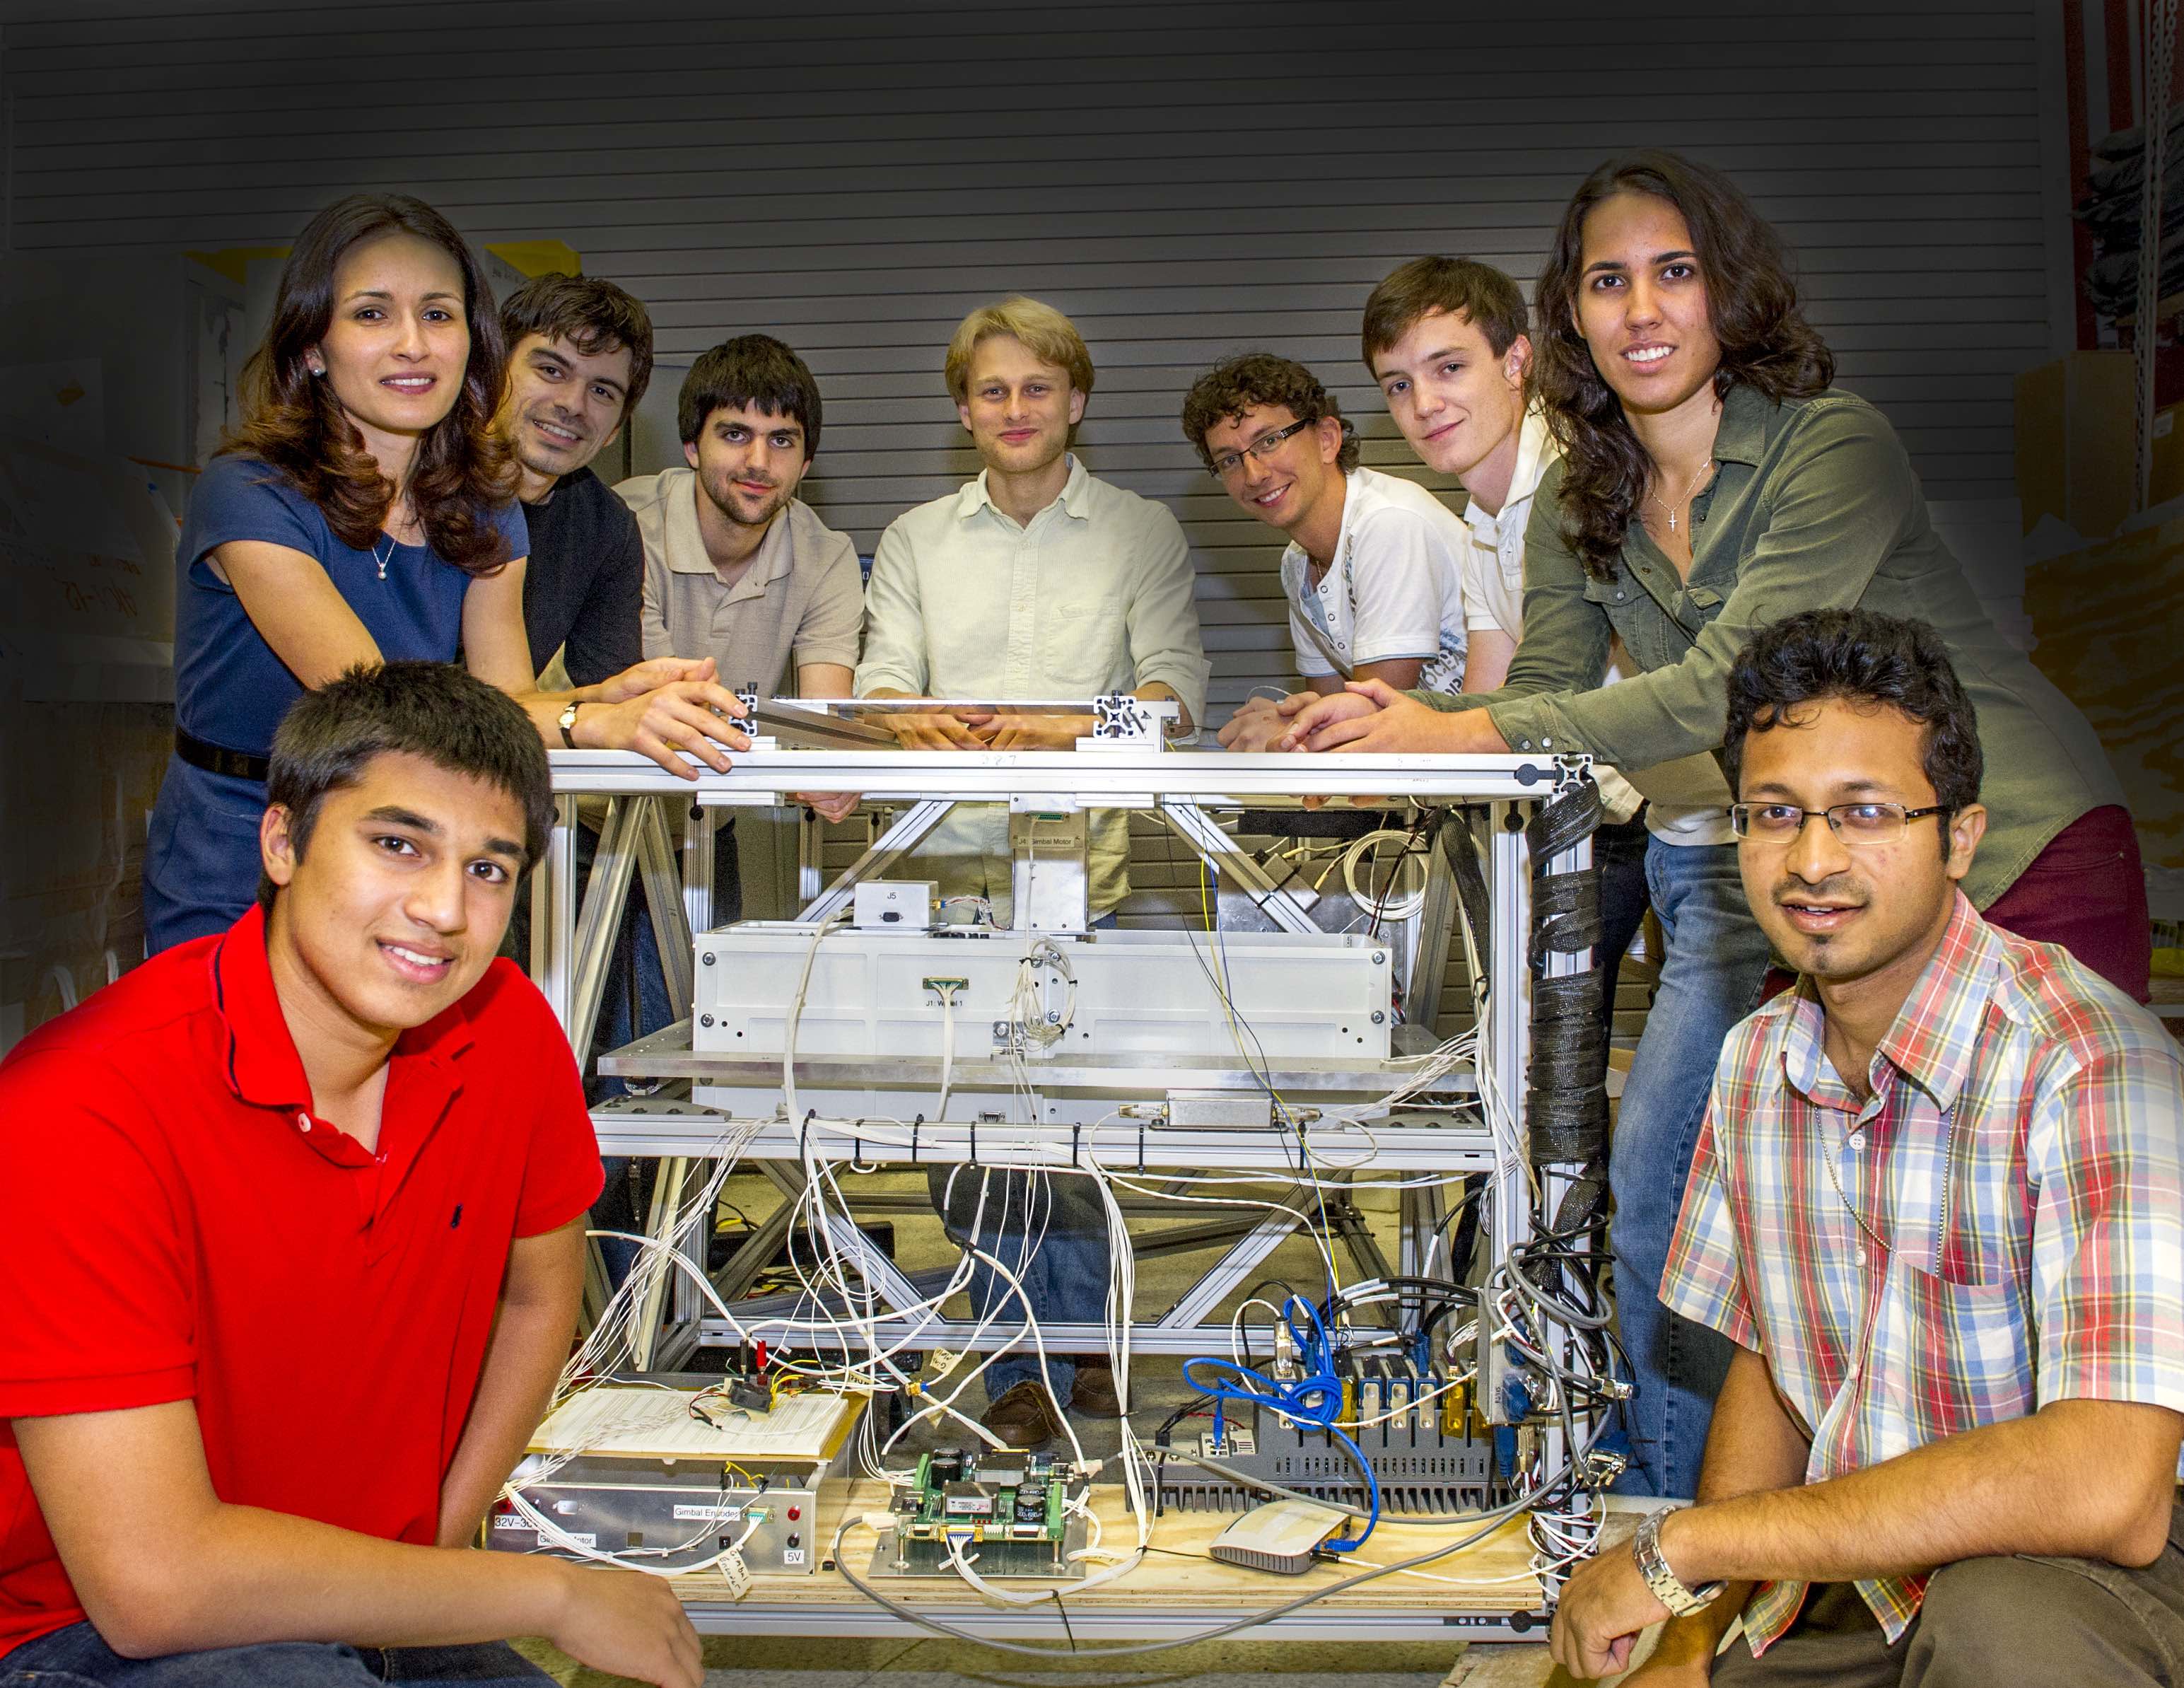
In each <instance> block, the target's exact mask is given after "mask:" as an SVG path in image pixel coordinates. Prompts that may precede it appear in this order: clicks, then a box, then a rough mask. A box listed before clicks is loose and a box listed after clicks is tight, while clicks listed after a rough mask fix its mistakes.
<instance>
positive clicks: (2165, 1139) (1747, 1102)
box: [1661, 896, 2184, 1653]
mask: <svg viewBox="0 0 2184 1688" xmlns="http://www.w3.org/2000/svg"><path fill="white" fill-rule="evenodd" d="M1820 1035H1821V1013H1820V1007H1819V1000H1818V999H1817V997H1815V996H1814V994H1813V990H1812V986H1811V984H1810V982H1809V981H1807V982H1804V983H1801V984H1800V986H1799V988H1798V989H1797V990H1796V991H1794V992H1791V993H1788V994H1785V995H1783V996H1780V997H1778V998H1776V999H1775V1000H1774V1001H1772V1002H1770V1003H1769V1004H1767V1005H1766V1006H1764V1007H1763V1008H1761V1009H1760V1010H1759V1011H1758V1013H1756V1014H1754V1015H1752V1017H1751V1018H1749V1019H1747V1021H1745V1022H1744V1023H1743V1024H1742V1025H1741V1026H1739V1027H1738V1028H1736V1031H1735V1032H1733V1033H1731V1034H1730V1040H1729V1043H1728V1045H1726V1047H1725V1048H1724V1050H1723V1052H1722V1058H1721V1064H1720V1066H1719V1068H1717V1069H1716V1072H1715V1074H1714V1083H1713V1097H1712V1100H1711V1103H1710V1105H1709V1106H1708V1112H1707V1121H1706V1124H1705V1127H1704V1128H1703V1130H1702V1133H1701V1134H1700V1138H1699V1143H1698V1149H1697V1154H1696V1156H1695V1157H1694V1159H1693V1162H1692V1165H1691V1182H1690V1183H1689V1184H1688V1185H1686V1187H1685V1192H1684V1206H1683V1212H1682V1214H1681V1216H1680V1219H1679V1221H1678V1223H1677V1228H1676V1236H1675V1240H1674V1244H1673V1245H1672V1246H1671V1248H1670V1250H1669V1266H1668V1272H1667V1274H1666V1277H1665V1279H1664V1281H1663V1284H1662V1286H1661V1299H1662V1300H1663V1301H1665V1302H1667V1303H1668V1304H1669V1306H1671V1307H1673V1308H1674V1309H1675V1310H1676V1311H1678V1312H1681V1313H1683V1314H1684V1315H1685V1316H1686V1317H1687V1318H1693V1319H1696V1320H1698V1321H1699V1322H1701V1323H1705V1324H1708V1325H1712V1326H1713V1327H1714V1328H1715V1329H1718V1330H1720V1331H1722V1332H1723V1333H1724V1334H1726V1335H1728V1336H1729V1337H1730V1339H1731V1340H1733V1341H1736V1342H1737V1343H1738V1344H1740V1345H1742V1346H1744V1347H1747V1348H1751V1349H1754V1350H1757V1351H1759V1352H1761V1353H1763V1354H1764V1355H1766V1357H1767V1362H1768V1366H1769V1370H1770V1371H1771V1372H1772V1373H1773V1375H1774V1379H1775V1384H1776V1386H1777V1387H1778V1388H1779V1389H1780V1391H1781V1393H1782V1396H1783V1397H1784V1399H1785V1400H1786V1401H1788V1402H1790V1403H1791V1406H1792V1407H1794V1408H1795V1410H1796V1411H1797V1413H1798V1414H1799V1416H1800V1417H1802V1419H1803V1421H1804V1426H1805V1427H1806V1428H1808V1429H1810V1430H1811V1432H1812V1440H1813V1453H1812V1458H1811V1461H1810V1462H1809V1463H1808V1466H1807V1468H1806V1480H1807V1481H1808V1482H1819V1481H1822V1480H1824V1479H1827V1478H1830V1477H1835V1476H1838V1475H1841V1474H1842V1473H1845V1472H1847V1471H1853V1470H1856V1469H1858V1468H1862V1467H1864V1466H1869V1465H1874V1464H1877V1463H1879V1462H1880V1461H1882V1460H1886V1459H1889V1458H1892V1457H1894V1456H1896V1455H1897V1454H1901V1453H1905V1452H1908V1451H1910V1450H1911V1449H1913V1448H1916V1447H1919V1446H1924V1445H1925V1444H1926V1443H1928V1442H1931V1441H1934V1440H1937V1439H1939V1438H1941V1437H1943V1436H1949V1435H1958V1434H1959V1433H1961V1432H1963V1431H1965V1430H1969V1429H1975V1428H1977V1427H1978V1426H1980V1425H1981V1424H1987V1423H1996V1422H1997V1421H1999V1420H2003V1419H2009V1418H2022V1417H2024V1416H2025V1415H2026V1414H2028V1413H2031V1412H2034V1411H2036V1410H2037V1409H2038V1408H2039V1407H2042V1406H2044V1405H2046V1404H2047V1403H2048V1401H2059V1400H2065V1399H2071V1398H2091V1399H2096V1400H2106V1401H2143V1402H2148V1403H2151V1404H2154V1405H2159V1406H2162V1407H2173V1408H2176V1409H2178V1410H2184V1072H2180V1066H2179V1061H2178V1058H2177V1050H2176V1045H2175V1044H2174V1043H2173V1042H2172V1041H2171V1040H2170V1039H2169V1037H2168V1036H2167V1034H2166V1033H2164V1032H2163V1031H2162V1029H2161V1028H2160V1027H2159V1025H2158V1024H2157V1023H2156V1022H2154V1020H2153V1017H2151V1016H2150V1015H2148V1014H2147V1013H2146V1012H2145V1011H2143V1010H2142V1009H2141V1008H2139V1007H2138V1006H2137V1005H2136V1004H2135V1003H2132V1002H2131V1001H2130V1000H2129V999H2127V998H2126V997H2125V996H2124V995H2122V994H2120V992H2118V991H2117V990H2115V989H2114V988H2113V987H2111V986H2110V985H2109V984H2108V983H2106V982H2105V981H2103V980H2102V979H2101V978H2098V977H2097V976H2096V975H2095V974H2093V973H2092V972H2089V971H2088V970H2087V969H2086V968H2084V967H2081V966H2080V965H2079V964H2078V963H2077V962H2076V961H2073V960H2072V959H2071V958H2070V955H2068V954H2067V953H2066V952H2064V950H2060V949H2059V948H2057V947H2055V946H2053V945H2052V944H2031V943H2027V942H2025V941H2024V940H2022V939H2017V938H2014V937H2012V936H2010V935H2009V933H2004V932H2002V931H1999V930H1998V929H1997V928H1992V927H1990V926H1988V925H1987V924H1986V922H1985V921H1983V920H1981V918H1980V916H1979V914H1978V912H1977V911H1975V909H1974V908H1973V907H1972V905H1971V904H1970V902H1969V901H1967V900H1964V898H1963V897H1962V896H1959V897H1958V902H1957V908H1956V911H1955V914H1954V915H1953V917H1952V919H1951V921H1950V923H1949V926H1948V928H1947V933H1945V935H1944V936H1943V938H1942V944H1941V947H1940V949H1939V950H1937V951H1936V954H1935V955H1934V958H1933V960H1932V961H1931V962H1930V963H1929V964H1928V966H1927V968H1926V971H1925V973H1924V974H1923V975H1922V976H1921V978H1920V979H1919V983H1918V984H1917V985H1916V986H1915V987H1914V989H1913V990H1912V993H1911V995H1910V996H1909V998H1908V1000H1906V1002H1905V1004H1904V1006H1903V1011H1902V1013H1901V1014H1899V1015H1898V1016H1897V1022H1896V1025H1895V1027H1894V1028H1893V1029H1892V1031H1891V1032H1890V1033H1889V1035H1888V1037H1887V1038H1886V1040H1884V1042H1883V1043H1882V1045H1881V1046H1880V1049H1879V1050H1877V1051H1876V1052H1875V1056H1874V1061H1873V1065H1872V1068H1871V1071H1870V1075H1869V1076H1870V1082H1871V1084H1872V1087H1873V1091H1874V1095H1873V1099H1872V1100H1870V1101H1869V1102H1868V1103H1867V1104H1866V1105H1865V1106H1864V1107H1862V1108H1861V1107H1860V1106H1858V1103H1857V1102H1856V1100H1854V1099H1853V1097H1852V1095H1851V1093H1850V1091H1849V1089H1848V1088H1847V1086H1845V1085H1844V1084H1842V1082H1841V1079H1840V1078H1837V1077H1836V1072H1835V1071H1834V1069H1833V1068H1832V1067H1830V1065H1829V1064H1828V1062H1827V1060H1826V1058H1825V1056H1824V1055H1823V1054H1822V1051H1821V1045H1820ZM1830 1162H1832V1173H1833V1175H1832V1176H1830V1171H1831V1168H1830ZM1838 1180H1839V1181H1840V1184H1841V1193H1840V1194H1838V1192H1837V1182H1838ZM1853 1210H1855V1211H1853ZM1861 1219H1862V1220H1863V1221H1864V1223H1862V1224H1861V1223H1860V1220H1861ZM1925 1582H1926V1579H1925V1578H1924V1577H1910V1578H1891V1579H1883V1580H1876V1581H1870V1582H1861V1583H1859V1584H1858V1592H1859V1593H1860V1594H1861V1595H1862V1596H1864V1599H1865V1602H1866V1604H1867V1605H1868V1606H1869V1607H1871V1608H1872V1610H1873V1613H1874V1615H1875V1618H1878V1619H1879V1620H1880V1625H1881V1628H1882V1629H1883V1630H1885V1631H1886V1633H1887V1635H1888V1638H1889V1640H1890V1641H1895V1640H1897V1638H1898V1637H1899V1636H1901V1635H1903V1631H1904V1630H1905V1629H1906V1628H1907V1627H1908V1625H1909V1624H1910V1622H1911V1620H1912V1618H1913V1617H1914V1616H1915V1615H1916V1613H1918V1610H1919V1600H1920V1598H1921V1596H1922V1595H1923V1594H1924V1591H1925ZM1804 1595H1805V1585H1803V1584H1802V1583H1770V1584H1765V1585H1762V1586H1761V1587H1760V1589H1759V1590H1758V1591H1757V1592H1756V1593H1755V1594H1754V1595H1753V1596H1752V1602H1751V1604H1750V1605H1749V1606H1748V1607H1747V1608H1746V1612H1745V1632H1746V1634H1747V1635H1748V1636H1749V1637H1750V1638H1751V1641H1752V1652H1754V1653H1759V1652H1764V1651H1765V1650H1766V1648H1767V1647H1768V1646H1769V1645H1770V1644H1771V1643H1772V1642H1774V1641H1776V1640H1777V1639H1779V1638H1780V1635H1782V1633H1783V1632H1784V1631H1785V1630H1787V1629H1788V1628H1789V1627H1790V1625H1791V1624H1792V1623H1793V1622H1795V1621H1796V1619H1797V1612H1798V1609H1799V1607H1800V1606H1801V1605H1802V1602H1803V1599H1804Z"/></svg>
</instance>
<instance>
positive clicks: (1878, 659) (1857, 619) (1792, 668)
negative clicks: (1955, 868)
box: [1721, 610, 1986, 855]
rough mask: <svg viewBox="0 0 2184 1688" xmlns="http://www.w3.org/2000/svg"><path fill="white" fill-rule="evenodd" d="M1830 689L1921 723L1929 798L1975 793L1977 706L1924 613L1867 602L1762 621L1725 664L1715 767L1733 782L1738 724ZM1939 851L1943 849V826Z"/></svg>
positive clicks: (1749, 725)
mask: <svg viewBox="0 0 2184 1688" xmlns="http://www.w3.org/2000/svg"><path fill="white" fill-rule="evenodd" d="M1830 698H1840V699H1842V700H1843V701H1844V702H1846V703H1849V704H1852V705H1867V706H1870V705H1886V706H1887V707H1888V708H1890V709H1892V710H1895V711H1896V712H1897V714H1899V715H1903V716H1908V717H1909V718H1910V719H1911V720H1913V721H1917V722H1918V723H1919V725H1920V726H1922V727H1925V729H1926V732H1925V740H1926V743H1925V752H1924V755H1923V757H1922V760H1923V763H1924V766H1925V771H1926V777H1927V779H1928V781H1929V782H1931V783H1932V785H1933V788H1934V800H1935V801H1936V803H1939V804H1942V805H1944V806H1945V807H1947V809H1949V810H1951V811H1956V810H1959V809H1963V808H1965V807H1967V806H1969V805H1971V804H1974V803H1976V802H1978V801H1979V794H1980V779H1981V776H1982V775H1983V774H1984V773H1985V772H1986V759H1985V757H1984V756H1983V755H1981V750H1980V738H1979V714H1978V711H1977V710H1975V709H1974V708H1973V706H1972V700H1971V699H1970V697H1968V696H1967V695H1966V694H1965V693H1964V686H1963V684H1962V683H1961V682H1959V681H1958V678H1957V671H1956V666H1955V665H1954V664H1953V663H1952V662H1951V661H1950V660H1949V648H1948V647H1947V645H1946V644H1944V643H1942V636H1941V634H1939V633H1937V632H1935V631H1934V629H1933V627H1931V625H1930V624H1928V623H1927V622H1925V621H1903V620H1900V619H1899V618H1897V617H1896V616H1883V615H1880V614H1879V613H1878V612H1876V611H1875V610H1805V611H1803V612H1802V613H1801V614H1799V615H1796V616H1787V617H1786V618H1785V619H1784V620H1782V621H1777V622H1775V624H1774V625H1773V626H1772V627H1762V628H1761V629H1760V630H1759V631H1758V632H1757V633H1755V634H1753V635H1752V642H1751V643H1749V644H1747V645H1746V646H1745V647H1744V649H1742V650H1741V651H1740V652H1738V653H1737V657H1736V662H1735V663H1734V664H1733V665H1732V666H1730V671H1729V727H1728V733H1727V736H1726V737H1725V738H1724V739H1723V740H1722V745H1721V760H1722V770H1723V772H1724V773H1726V774H1727V775H1728V777H1729V788H1730V790H1731V791H1732V792H1735V791H1737V790H1738V780H1739V779H1740V777H1741V776H1742V773H1743V772H1744V741H1745V738H1746V736H1747V734H1750V733H1765V732H1768V731H1769V730H1770V729H1771V728H1774V727H1780V726H1781V725H1782V724H1783V723H1784V722H1785V721H1787V720H1788V719H1789V718H1790V713H1791V710H1795V709H1796V708H1797V706H1798V705H1801V704H1810V703H1819V702H1821V701H1824V700H1825V699H1830ZM1940 830H1941V833H1942V855H1947V854H1948V851H1949V838H1948V829H1947V827H1942V828H1941V829H1940Z"/></svg>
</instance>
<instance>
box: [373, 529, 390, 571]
mask: <svg viewBox="0 0 2184 1688" xmlns="http://www.w3.org/2000/svg"><path fill="white" fill-rule="evenodd" d="M393 558H394V536H393V534H392V533H390V534H388V535H387V549H385V550H384V551H382V550H381V549H379V547H378V546H376V545H374V546H373V547H372V548H371V560H372V561H373V562H375V563H376V564H378V565H379V577H380V578H381V579H382V580H385V579H386V578H387V564H388V563H390V562H391V561H393Z"/></svg>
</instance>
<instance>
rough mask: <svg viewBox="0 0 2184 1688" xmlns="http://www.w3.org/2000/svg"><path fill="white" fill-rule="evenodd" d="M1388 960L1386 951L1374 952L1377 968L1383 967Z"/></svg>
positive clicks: (1374, 964)
mask: <svg viewBox="0 0 2184 1688" xmlns="http://www.w3.org/2000/svg"><path fill="white" fill-rule="evenodd" d="M1387 959H1388V952H1387V951H1386V950H1374V951H1373V966H1374V967H1379V966H1381V965H1382V964H1383V963H1384V962H1385V961H1387Z"/></svg>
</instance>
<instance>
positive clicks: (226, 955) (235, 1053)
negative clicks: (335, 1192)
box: [211, 904, 476, 1109]
mask: <svg viewBox="0 0 2184 1688" xmlns="http://www.w3.org/2000/svg"><path fill="white" fill-rule="evenodd" d="M211 965H212V987H213V1006H214V1009H215V1010H216V1011H217V1012H218V1015H219V1017H220V1026H221V1029H222V1031H223V1032H224V1033H225V1034H226V1039H227V1057H226V1075H225V1076H226V1079H227V1084H228V1088H229V1089H231V1090H232V1091H233V1092H234V1093H235V1095H236V1096H237V1100H241V1101H244V1102H248V1103H249V1104H250V1105H252V1106H255V1107H269V1108H282V1109H291V1108H308V1107H309V1106H310V1103H311V1081H310V1080H309V1078H307V1077H305V1075H304V1058H303V1057H302V1056H300V1055H298V1054H297V1053H296V1040H295V1039H294V1038H293V1037H292V1036H291V1035H290V1033H289V1031H288V1020H287V1016H286V1015H285V1014H283V1013H282V1012H281V998H280V994H279V993H278V992H277V991H276V990H275V989H274V988H273V968H272V965H271V963H270V962H269V961H267V960H266V956H265V911H264V910H263V909H261V908H259V906H257V905H255V904H253V905H252V906H251V908H250V910H249V911H248V913H246V914H245V915H244V916H242V919H240V920H238V921H237V922H236V923H235V924H234V925H233V926H231V927H230V928H228V929H227V933H226V935H225V936H224V937H222V938H221V939H220V942H219V943H218V944H215V945H214V946H213V951H212V963H211ZM474 1041H476V1030H475V1028H473V1026H472V1025H471V1014H470V997H469V996H468V995H465V997H464V998H463V999H462V1000H460V1001H459V1002H456V1003H454V1005H452V1006H449V1007H448V1008H445V1009H443V1010H442V1011H441V1012H439V1013H438V1014H437V1015H435V1016H434V1017H432V1019H430V1020H428V1021H426V1022H425V1023H424V1024H423V1025H421V1026H415V1027H412V1028H410V1029H409V1030H408V1031H406V1032H404V1033H403V1034H402V1035H401V1037H400V1038H399V1039H397V1040H396V1042H395V1045H394V1057H393V1058H394V1059H395V1060H397V1061H404V1062H408V1061H421V1062H423V1063H425V1064H426V1065H427V1066H430V1067H444V1066H446V1065H447V1064H448V1063H449V1062H452V1061H455V1060H456V1059H458V1058H459V1057H460V1056H461V1055H462V1054H463V1053H464V1051H465V1050H468V1049H469V1048H470V1047H471V1044H472V1043H473V1042H474Z"/></svg>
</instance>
